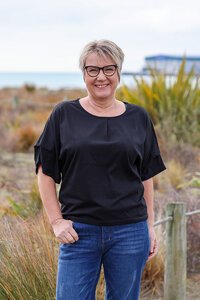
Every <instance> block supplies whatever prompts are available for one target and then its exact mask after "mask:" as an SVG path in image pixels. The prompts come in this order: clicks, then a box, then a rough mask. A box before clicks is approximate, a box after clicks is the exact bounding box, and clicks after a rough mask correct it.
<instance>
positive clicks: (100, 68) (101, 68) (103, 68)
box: [84, 65, 118, 77]
mask: <svg viewBox="0 0 200 300" xmlns="http://www.w3.org/2000/svg"><path fill="white" fill-rule="evenodd" d="M91 67H93V68H96V69H98V73H97V75H94V76H91V75H90V74H89V73H88V70H87V69H88V68H91ZM108 67H115V71H114V73H113V74H112V75H106V74H105V72H104V70H105V68H108ZM117 68H118V65H107V66H104V67H97V66H85V67H84V70H86V72H87V74H88V76H90V77H97V76H98V75H99V73H100V71H101V70H102V71H103V74H104V75H105V76H106V77H111V76H113V75H114V74H115V72H116V71H117Z"/></svg>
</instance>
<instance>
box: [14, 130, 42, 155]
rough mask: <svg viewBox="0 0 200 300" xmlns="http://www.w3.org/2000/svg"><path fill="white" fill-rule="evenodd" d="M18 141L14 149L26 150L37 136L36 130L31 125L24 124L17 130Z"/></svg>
mask: <svg viewBox="0 0 200 300" xmlns="http://www.w3.org/2000/svg"><path fill="white" fill-rule="evenodd" d="M17 135H18V141H17V145H16V149H17V150H18V151H21V152H25V151H28V150H29V149H30V147H31V146H32V145H33V144H34V142H35V141H36V138H37V132H36V131H35V129H34V128H33V127H32V126H31V125H26V126H24V127H22V128H20V129H18V131H17Z"/></svg>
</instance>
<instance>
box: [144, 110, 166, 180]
mask: <svg viewBox="0 0 200 300" xmlns="http://www.w3.org/2000/svg"><path fill="white" fill-rule="evenodd" d="M165 169H166V167H165V165H164V163H163V160H162V157H161V154H160V149H159V146H158V141H157V137H156V134H155V130H154V127H153V124H152V121H151V119H150V117H149V115H148V114H147V124H146V138H145V142H144V156H143V160H142V168H141V179H142V181H144V180H147V179H149V178H151V177H153V176H155V175H157V174H158V173H160V172H162V171H164V170H165Z"/></svg>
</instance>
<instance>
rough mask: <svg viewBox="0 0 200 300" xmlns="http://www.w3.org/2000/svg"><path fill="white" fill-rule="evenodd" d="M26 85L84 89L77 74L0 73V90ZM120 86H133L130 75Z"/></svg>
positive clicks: (125, 77) (122, 79) (122, 80)
mask: <svg viewBox="0 0 200 300" xmlns="http://www.w3.org/2000/svg"><path fill="white" fill-rule="evenodd" d="M26 84H27V85H34V86H35V87H37V88H48V89H53V90H57V89H76V88H85V83H84V81H83V77H82V74H81V73H78V72H66V73H61V72H60V73H58V72H57V73H53V72H0V88H19V87H21V86H23V85H26ZM121 84H126V85H128V86H133V85H134V80H133V78H132V76H130V75H122V76H121Z"/></svg>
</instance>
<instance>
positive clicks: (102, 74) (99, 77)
mask: <svg viewBox="0 0 200 300" xmlns="http://www.w3.org/2000/svg"><path fill="white" fill-rule="evenodd" d="M97 78H98V79H105V78H106V76H105V74H104V73H103V70H102V69H101V70H100V72H99V74H98V75H97Z"/></svg>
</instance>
